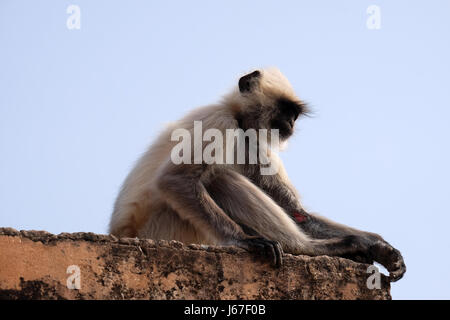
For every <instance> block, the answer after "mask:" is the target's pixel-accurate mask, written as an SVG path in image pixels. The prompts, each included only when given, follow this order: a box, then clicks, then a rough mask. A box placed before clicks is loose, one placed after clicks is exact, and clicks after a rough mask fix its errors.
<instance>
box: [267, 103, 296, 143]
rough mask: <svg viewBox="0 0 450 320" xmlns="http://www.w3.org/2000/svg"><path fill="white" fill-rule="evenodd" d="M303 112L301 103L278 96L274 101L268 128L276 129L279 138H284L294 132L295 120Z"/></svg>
mask: <svg viewBox="0 0 450 320" xmlns="http://www.w3.org/2000/svg"><path fill="white" fill-rule="evenodd" d="M303 112H304V106H303V104H301V103H298V102H295V101H291V100H289V99H286V98H280V99H278V100H277V101H276V106H275V110H274V112H273V117H272V119H271V121H270V128H271V129H278V130H279V133H280V138H281V139H283V140H285V139H287V138H289V137H290V136H291V135H292V134H293V133H294V124H295V120H297V118H298V117H299V115H300V114H302V113H303Z"/></svg>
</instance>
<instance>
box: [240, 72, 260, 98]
mask: <svg viewBox="0 0 450 320" xmlns="http://www.w3.org/2000/svg"><path fill="white" fill-rule="evenodd" d="M260 77H261V72H259V71H258V70H256V71H253V72H252V73H249V74H247V75H245V76H243V77H242V78H240V79H239V91H240V92H241V93H248V92H251V91H252V90H253V89H254V88H255V87H256V86H257V85H258V82H259V78H260Z"/></svg>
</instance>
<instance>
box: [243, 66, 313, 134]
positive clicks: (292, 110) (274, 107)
mask: <svg viewBox="0 0 450 320" xmlns="http://www.w3.org/2000/svg"><path fill="white" fill-rule="evenodd" d="M259 81H261V73H260V72H259V71H254V72H252V73H250V74H248V75H245V76H243V77H242V78H241V79H240V80H239V91H240V92H241V94H243V95H247V96H249V97H251V95H252V92H253V91H254V90H255V89H256V88H257V87H258V85H259ZM259 94H261V92H259ZM267 101H270V103H267V102H266V104H269V105H262V104H260V103H258V102H257V101H255V102H254V103H252V104H251V105H249V106H247V107H246V108H245V110H243V111H242V112H241V113H240V114H239V115H238V117H237V120H238V122H239V126H240V127H241V128H242V129H244V130H247V129H250V128H252V129H256V130H257V129H278V130H279V135H280V139H281V140H286V139H287V138H289V137H290V136H291V135H292V134H293V133H294V124H295V121H296V120H297V118H298V117H299V116H300V115H302V114H304V113H306V106H305V104H303V103H302V102H301V101H294V100H292V99H289V98H287V97H278V98H271V99H267Z"/></svg>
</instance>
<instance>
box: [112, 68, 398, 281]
mask: <svg viewBox="0 0 450 320" xmlns="http://www.w3.org/2000/svg"><path fill="white" fill-rule="evenodd" d="M306 112H307V109H306V105H305V104H304V103H303V102H302V101H301V100H300V99H299V98H298V97H297V96H296V95H295V93H294V91H293V89H292V87H291V85H290V83H289V82H288V80H287V79H286V78H285V77H284V76H283V75H282V74H281V72H280V71H279V70H278V69H275V68H270V69H264V70H257V71H254V72H252V73H249V74H247V75H245V76H243V77H241V78H240V79H239V81H238V83H237V85H236V88H235V89H234V90H233V91H232V92H231V93H229V94H228V95H226V96H225V97H224V98H223V99H222V100H221V101H220V102H219V103H217V104H213V105H209V106H206V107H202V108H197V109H195V110H193V111H192V112H191V113H189V114H188V115H187V116H185V117H184V118H182V119H181V120H179V121H178V122H175V123H172V124H171V125H169V126H168V127H167V128H166V129H165V130H164V131H163V132H162V133H161V134H160V135H159V137H158V138H157V139H156V140H155V142H154V143H153V144H152V145H151V147H150V148H149V150H148V151H147V152H146V153H145V154H144V155H143V156H142V157H141V158H140V160H139V161H138V162H137V164H136V165H135V167H134V169H133V170H132V171H131V173H130V174H129V175H128V177H127V178H126V180H125V182H124V184H123V186H122V189H121V191H120V193H119V195H118V197H117V200H116V202H115V206H114V212H113V214H112V217H111V222H110V230H109V231H110V233H111V234H114V235H116V236H118V237H139V238H151V239H166V240H178V241H181V242H184V243H201V244H215V245H237V246H239V247H242V248H245V249H247V250H249V251H252V252H256V253H258V254H260V255H262V256H264V257H268V258H270V259H271V261H272V262H273V263H274V264H275V265H277V266H279V265H280V264H281V263H282V253H283V251H284V252H288V253H292V254H305V255H311V256H317V255H330V256H341V257H346V258H350V259H353V260H356V261H359V262H365V263H373V262H374V261H376V262H379V263H380V264H382V265H383V266H384V267H386V269H387V270H388V271H389V273H390V279H391V281H396V280H398V279H400V278H401V277H402V276H403V274H404V273H405V271H406V267H405V264H404V261H403V258H402V255H401V254H400V252H399V251H398V250H397V249H395V248H393V247H392V246H391V245H390V244H389V243H387V242H386V241H385V240H384V239H383V238H382V237H381V236H379V235H378V234H375V233H370V232H365V231H360V230H357V229H354V228H350V227H348V226H345V225H341V224H337V223H335V222H332V221H330V220H328V219H326V218H324V217H321V216H318V215H315V214H312V213H309V212H306V211H305V209H304V208H303V207H302V205H301V203H300V200H299V196H298V194H297V191H296V190H295V188H294V187H293V185H292V184H291V182H290V181H289V179H288V176H287V173H286V171H285V169H284V167H283V165H282V163H281V160H280V159H279V157H278V156H277V152H276V151H275V150H270V148H269V150H268V153H269V158H270V161H272V162H273V163H276V164H277V167H278V171H277V172H276V174H271V175H262V174H261V172H260V169H261V166H262V164H261V163H259V162H257V163H249V162H248V161H246V162H245V163H231V164H230V163H223V162H217V163H206V162H205V161H201V162H200V163H199V162H195V161H192V162H191V163H180V164H175V163H174V162H173V161H172V159H171V153H172V149H173V148H174V147H175V146H176V144H177V141H173V139H172V133H173V132H174V130H176V129H180V128H182V129H184V130H187V131H189V132H190V133H194V134H195V132H194V122H195V121H201V123H202V128H203V130H206V129H208V128H214V129H216V130H219V131H220V132H222V133H224V135H225V131H226V130H228V129H236V130H239V129H242V130H248V129H256V130H259V129H267V130H269V131H271V130H273V129H278V133H279V137H280V139H281V140H282V142H283V141H285V140H286V139H288V138H289V137H290V136H291V135H292V133H293V130H294V123H295V121H296V120H297V118H298V117H299V116H301V115H303V114H305V113H306ZM249 145H250V142H249ZM255 145H256V147H257V148H259V147H260V145H261V141H257V142H256V144H255V143H254V145H253V146H250V147H253V148H254V147H255ZM194 147H195V146H194ZM194 147H193V148H194ZM200 147H201V148H202V149H204V148H205V141H202V142H201V146H200ZM223 147H224V149H226V146H225V145H224V146H223ZM248 150H249V148H247V149H246V152H247V153H248ZM247 155H248V154H247ZM188 156H189V155H188ZM190 156H191V157H193V154H191V155H190ZM258 160H259V159H258Z"/></svg>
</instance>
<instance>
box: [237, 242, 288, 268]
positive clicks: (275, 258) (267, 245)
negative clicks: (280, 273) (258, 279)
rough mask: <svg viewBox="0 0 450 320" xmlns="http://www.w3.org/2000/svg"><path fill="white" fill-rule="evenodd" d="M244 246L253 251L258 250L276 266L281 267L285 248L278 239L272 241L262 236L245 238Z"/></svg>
mask: <svg viewBox="0 0 450 320" xmlns="http://www.w3.org/2000/svg"><path fill="white" fill-rule="evenodd" d="M244 242H245V245H244V247H245V248H246V249H247V250H249V251H251V252H257V253H258V254H261V255H263V256H265V257H268V258H269V259H270V260H271V264H272V265H273V266H275V267H281V265H282V264H283V249H282V248H281V245H280V244H279V243H278V242H277V241H271V240H268V239H265V238H262V237H255V238H249V239H246V240H244Z"/></svg>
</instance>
